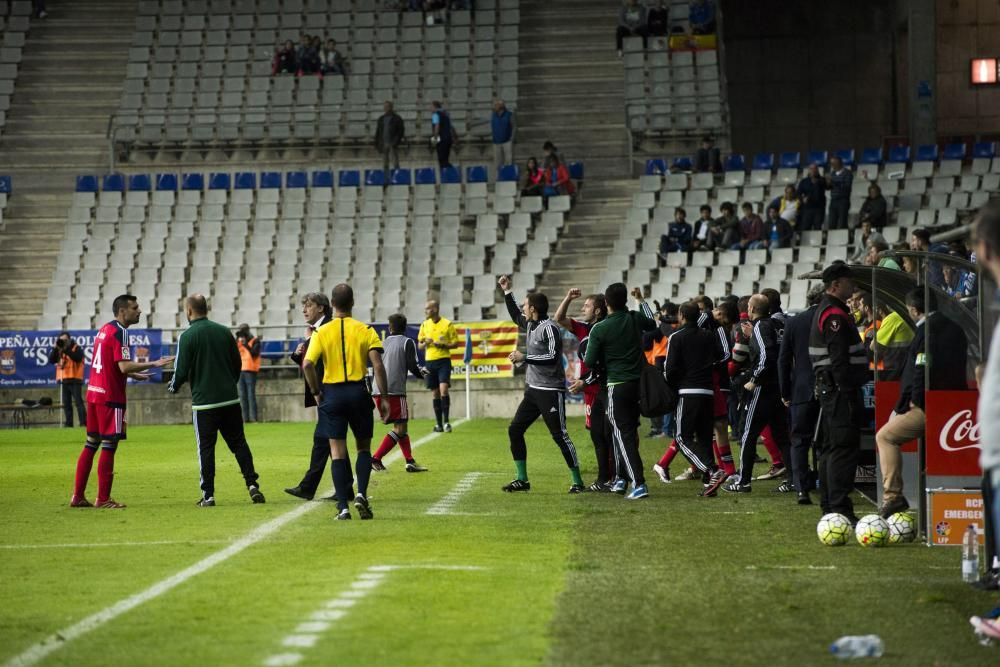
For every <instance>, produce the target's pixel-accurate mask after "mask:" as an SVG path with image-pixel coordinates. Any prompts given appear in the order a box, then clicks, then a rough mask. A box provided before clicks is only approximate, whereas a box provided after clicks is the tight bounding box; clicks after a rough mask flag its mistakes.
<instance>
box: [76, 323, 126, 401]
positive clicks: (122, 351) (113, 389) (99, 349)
mask: <svg viewBox="0 0 1000 667" xmlns="http://www.w3.org/2000/svg"><path fill="white" fill-rule="evenodd" d="M131 359H132V353H131V352H130V351H129V348H128V332H127V331H126V330H125V327H123V326H122V325H121V324H119V323H118V322H117V321H111V322H108V323H107V324H105V325H104V326H103V327H101V330H100V331H98V332H97V339H96V340H95V341H94V354H93V357H92V359H91V363H90V384H89V385H88V386H87V401H88V402H90V403H108V404H111V405H121V406H124V405H125V383H126V382H128V377H126V375H125V374H124V373H122V371H121V369H120V368H119V367H118V362H119V361H130V360H131Z"/></svg>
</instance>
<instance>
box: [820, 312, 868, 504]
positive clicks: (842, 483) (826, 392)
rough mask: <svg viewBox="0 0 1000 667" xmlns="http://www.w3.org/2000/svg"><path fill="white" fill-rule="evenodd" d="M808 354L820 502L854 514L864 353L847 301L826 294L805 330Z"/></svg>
mask: <svg viewBox="0 0 1000 667" xmlns="http://www.w3.org/2000/svg"><path fill="white" fill-rule="evenodd" d="M809 356H810V358H811V360H812V365H813V373H814V374H815V376H816V398H817V399H819V404H820V419H819V424H818V428H817V438H816V440H817V448H818V450H819V483H820V504H821V507H822V510H823V513H824V514H826V513H829V512H837V513H840V514H843V515H844V516H846V517H847V518H849V519H851V520H854V519H855V518H856V517H855V515H854V504H853V502H852V501H851V497H850V494H851V491H852V490H853V489H854V476H855V473H856V469H857V466H858V454H859V451H860V449H861V418H862V414H863V412H864V403H863V399H862V393H861V392H862V387H863V386H864V385H865V383H866V382H867V381H868V357H867V355H866V354H865V347H864V344H863V343H862V342H861V336H860V335H859V334H858V330H857V327H855V325H854V318H853V317H851V315H850V313H849V312H848V310H847V306H846V305H845V304H844V302H843V301H841V300H840V299H838V298H836V297H834V296H831V295H829V294H827V295H825V296H824V297H823V299H822V301H820V303H819V306H818V307H817V309H816V314H815V315H814V316H813V322H812V327H811V328H810V331H809Z"/></svg>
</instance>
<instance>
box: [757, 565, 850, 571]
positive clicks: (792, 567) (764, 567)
mask: <svg viewBox="0 0 1000 667" xmlns="http://www.w3.org/2000/svg"><path fill="white" fill-rule="evenodd" d="M746 569H748V570H836V569H837V566H836V565H747V567H746Z"/></svg>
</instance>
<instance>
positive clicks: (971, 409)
mask: <svg viewBox="0 0 1000 667" xmlns="http://www.w3.org/2000/svg"><path fill="white" fill-rule="evenodd" d="M925 396H926V398H925V401H924V402H925V404H926V406H927V427H926V429H927V430H926V436H925V441H924V442H925V446H926V450H927V453H926V466H927V475H928V476H947V477H970V478H973V479H972V480H971V481H970V485H972V486H978V485H979V481H978V478H980V477H982V475H983V472H982V470H981V469H980V468H979V450H980V447H979V419H978V417H977V415H976V408H977V404H978V402H979V392H978V391H928V392H927V393H926V394H925Z"/></svg>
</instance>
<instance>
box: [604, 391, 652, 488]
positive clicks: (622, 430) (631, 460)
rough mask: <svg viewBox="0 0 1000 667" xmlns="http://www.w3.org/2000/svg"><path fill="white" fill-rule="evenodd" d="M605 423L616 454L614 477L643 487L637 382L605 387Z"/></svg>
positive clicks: (644, 479) (643, 476)
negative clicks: (606, 409)
mask: <svg viewBox="0 0 1000 667" xmlns="http://www.w3.org/2000/svg"><path fill="white" fill-rule="evenodd" d="M608 422H609V423H610V424H611V442H612V444H613V445H614V447H615V448H616V449H617V450H618V457H619V466H618V477H619V478H620V479H630V480H632V484H633V485H635V486H640V485H642V484H645V483H646V477H645V475H643V470H642V457H641V456H639V381H638V380H629V381H628V382H622V383H620V384H616V385H614V386H611V387H608Z"/></svg>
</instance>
